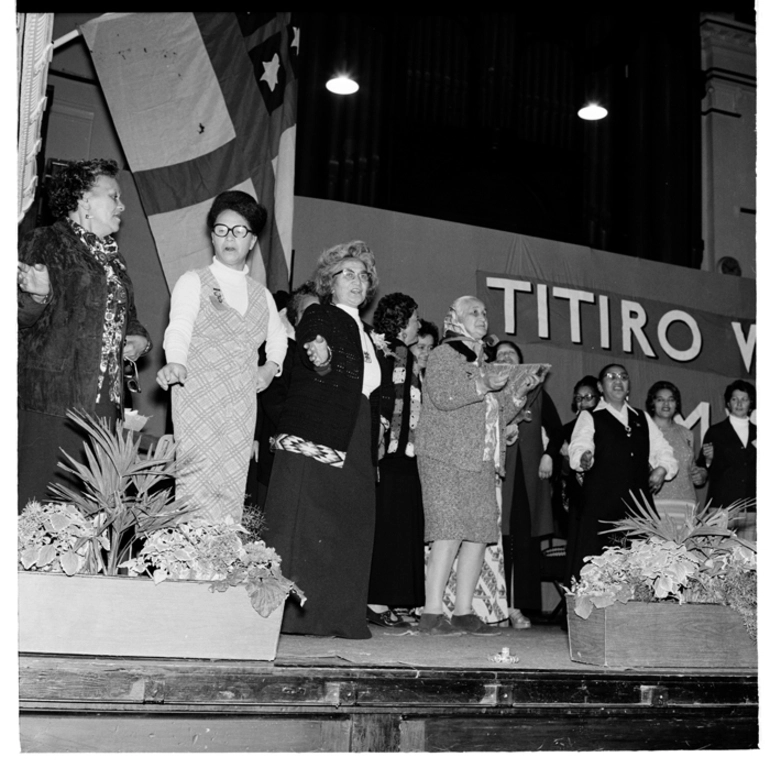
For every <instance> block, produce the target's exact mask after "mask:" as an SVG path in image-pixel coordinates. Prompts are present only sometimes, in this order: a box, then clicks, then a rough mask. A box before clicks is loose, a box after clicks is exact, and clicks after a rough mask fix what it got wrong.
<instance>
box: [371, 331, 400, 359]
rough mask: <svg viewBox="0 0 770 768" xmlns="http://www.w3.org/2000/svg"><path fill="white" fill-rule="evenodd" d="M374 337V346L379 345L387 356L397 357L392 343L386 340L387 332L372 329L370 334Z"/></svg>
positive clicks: (378, 347)
mask: <svg viewBox="0 0 770 768" xmlns="http://www.w3.org/2000/svg"><path fill="white" fill-rule="evenodd" d="M369 335H370V336H371V337H372V341H373V342H374V346H375V347H377V349H379V350H380V352H382V354H383V355H385V356H386V357H395V356H396V355H395V353H394V352H393V350H392V349H391V348H390V345H389V344H388V342H387V341H385V334H384V333H376V332H375V331H372V332H371V333H370V334H369Z"/></svg>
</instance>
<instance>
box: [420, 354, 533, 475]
mask: <svg viewBox="0 0 770 768" xmlns="http://www.w3.org/2000/svg"><path fill="white" fill-rule="evenodd" d="M483 366H484V364H483V363H482V367H479V366H477V365H476V364H475V363H474V362H473V353H472V352H471V351H470V349H469V348H468V347H467V346H466V345H465V344H464V343H463V342H461V341H451V342H447V341H444V342H443V343H442V344H440V345H439V346H438V347H436V349H434V350H433V351H432V352H431V353H430V357H429V358H428V366H427V369H426V371H425V382H424V384H423V395H422V409H421V411H420V421H419V422H418V424H417V431H416V435H415V446H414V449H415V454H416V455H417V456H426V457H428V458H431V459H434V460H436V461H441V462H444V463H446V464H450V465H452V466H454V467H457V468H458V469H465V470H468V471H472V472H480V471H481V465H482V461H483V457H484V436H485V430H486V423H485V418H486V405H485V402H484V395H480V394H479V393H478V392H477V391H476V382H477V381H478V380H479V378H480V377H481V375H482V372H483ZM494 395H495V397H497V400H498V403H499V404H500V411H499V413H500V474H501V475H502V474H504V469H503V468H504V467H505V429H504V428H505V425H506V424H507V423H508V422H509V421H511V419H513V417H514V416H515V415H516V414H517V413H518V412H519V411H520V410H521V408H522V407H523V405H524V403H525V402H526V401H525V400H523V399H522V400H516V401H515V400H514V398H513V392H512V388H511V387H510V385H508V384H506V386H505V387H503V389H501V390H500V391H499V392H495V393H494Z"/></svg>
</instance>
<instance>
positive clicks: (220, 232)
mask: <svg viewBox="0 0 770 768" xmlns="http://www.w3.org/2000/svg"><path fill="white" fill-rule="evenodd" d="M213 231H214V234H215V235H216V236H217V237H227V236H228V235H229V234H230V233H231V232H232V233H233V237H235V238H237V239H239V240H243V238H244V237H246V236H247V235H250V234H251V230H250V229H249V228H248V227H244V226H243V224H236V225H235V226H234V227H228V226H227V224H214V230H213Z"/></svg>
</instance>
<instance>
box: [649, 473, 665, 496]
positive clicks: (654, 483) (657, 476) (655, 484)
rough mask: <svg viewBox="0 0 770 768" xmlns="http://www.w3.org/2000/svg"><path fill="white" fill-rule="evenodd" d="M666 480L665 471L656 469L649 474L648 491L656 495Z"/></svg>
mask: <svg viewBox="0 0 770 768" xmlns="http://www.w3.org/2000/svg"><path fill="white" fill-rule="evenodd" d="M665 479H666V470H665V469H664V468H663V467H656V468H655V469H653V470H652V472H650V491H651V492H652V493H657V492H658V491H659V490H660V489H661V488H662V487H663V481H664V480H665Z"/></svg>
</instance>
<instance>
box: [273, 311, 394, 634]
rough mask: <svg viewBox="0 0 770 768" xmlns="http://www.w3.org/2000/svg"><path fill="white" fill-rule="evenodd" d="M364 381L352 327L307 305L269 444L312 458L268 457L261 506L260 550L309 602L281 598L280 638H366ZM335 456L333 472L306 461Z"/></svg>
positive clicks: (285, 453) (370, 444) (367, 429)
mask: <svg viewBox="0 0 770 768" xmlns="http://www.w3.org/2000/svg"><path fill="white" fill-rule="evenodd" d="M365 329H366V330H367V331H368V330H369V329H368V328H367V327H365ZM317 335H320V336H322V337H323V338H325V339H326V340H327V341H328V342H329V346H330V348H331V350H332V358H331V366H330V370H329V371H328V372H323V371H322V370H318V369H314V368H313V366H312V364H310V363H309V362H308V359H307V353H306V352H305V350H304V347H303V345H304V344H305V343H306V342H307V341H310V340H312V339H315V338H316V336H317ZM378 360H379V355H378ZM363 376H364V351H363V349H362V347H361V334H360V331H359V327H358V325H357V323H356V321H355V320H354V319H353V318H352V317H351V316H350V315H349V314H347V313H346V312H344V311H343V310H341V309H339V308H338V307H334V306H331V305H328V304H324V305H313V306H310V307H308V309H307V310H306V311H305V314H304V315H303V317H302V320H301V322H300V324H299V326H298V327H297V346H296V348H295V359H294V364H293V367H292V377H291V385H290V387H289V393H288V397H287V399H286V403H285V405H284V408H283V409H282V411H281V415H280V418H279V423H278V434H277V435H276V440H278V441H279V442H280V441H281V439H282V436H289V439H288V441H287V444H297V443H302V444H303V446H304V447H305V448H308V447H309V448H310V449H311V454H310V455H308V454H306V453H298V452H295V451H294V450H292V448H291V447H288V448H283V449H279V450H276V453H275V460H274V463H273V469H272V472H271V474H270V485H269V487H268V491H267V499H266V501H265V523H266V530H265V534H264V539H265V542H266V543H267V544H268V545H269V546H271V547H274V548H275V550H276V552H277V553H278V554H279V555H280V556H281V559H282V564H281V570H282V572H283V573H284V575H285V576H287V577H288V578H290V579H292V580H293V581H295V582H296V583H297V586H298V587H299V588H300V589H302V590H303V591H304V593H305V596H306V598H307V600H306V602H305V604H304V606H300V604H299V602H298V601H297V600H296V599H295V598H293V597H290V598H289V599H288V600H287V602H286V607H285V612H284V618H283V625H282V628H281V631H282V632H285V633H288V634H306V635H321V636H336V637H347V638H357V639H365V638H369V637H371V632H370V630H369V628H368V626H367V622H366V605H367V592H368V587H369V568H370V565H371V557H372V542H373V539H374V509H375V491H374V484H375V471H376V470H375V461H376V442H375V441H374V440H373V436H374V435H375V434H376V432H375V431H374V430H375V429H376V427H377V425H378V424H379V419H380V417H379V412H380V411H379V409H380V400H381V392H380V390H381V389H382V387H380V388H378V389H375V390H374V391H373V392H372V393H371V394H370V399H367V398H366V396H365V395H363V394H362V385H363ZM336 452H339V454H338V455H342V454H344V462H342V465H341V466H336V465H335V464H332V463H324V461H322V460H318V458H313V455H315V456H320V457H324V456H327V457H328V456H330V455H331V457H332V458H334V454H335V453H336ZM334 460H335V461H337V459H334ZM338 463H339V462H338Z"/></svg>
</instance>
